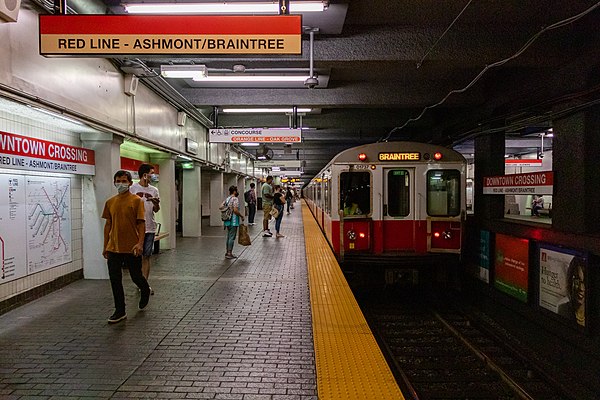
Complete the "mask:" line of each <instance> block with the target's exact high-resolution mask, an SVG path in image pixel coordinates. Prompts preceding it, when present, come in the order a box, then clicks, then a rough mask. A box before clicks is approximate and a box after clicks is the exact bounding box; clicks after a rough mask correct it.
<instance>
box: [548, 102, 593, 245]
mask: <svg viewBox="0 0 600 400" xmlns="http://www.w3.org/2000/svg"><path fill="white" fill-rule="evenodd" d="M571 105H572V104H570V105H569V106H571ZM552 125H553V131H554V139H553V146H552V147H553V150H552V170H553V171H554V193H553V195H552V226H553V227H554V228H555V229H557V230H560V231H563V232H570V233H597V232H600V226H599V225H598V222H597V221H598V220H599V219H600V208H599V207H598V199H599V198H600V185H598V177H599V176H600V163H599V162H598V154H600V106H595V107H592V108H590V109H588V110H586V111H583V112H578V113H576V114H572V115H569V116H567V117H565V118H561V119H557V120H554V121H552Z"/></svg>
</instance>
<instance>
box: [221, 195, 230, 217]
mask: <svg viewBox="0 0 600 400" xmlns="http://www.w3.org/2000/svg"><path fill="white" fill-rule="evenodd" d="M229 200H231V197H228V198H227V200H225V201H224V202H223V203H222V204H221V207H219V211H221V220H222V221H229V220H231V216H232V215H233V208H231V207H230V206H229Z"/></svg>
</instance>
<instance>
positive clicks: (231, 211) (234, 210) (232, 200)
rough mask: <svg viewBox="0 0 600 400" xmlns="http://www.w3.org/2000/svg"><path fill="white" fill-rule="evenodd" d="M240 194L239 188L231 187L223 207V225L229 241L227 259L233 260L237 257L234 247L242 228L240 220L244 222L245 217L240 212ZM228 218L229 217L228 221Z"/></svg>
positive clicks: (227, 242)
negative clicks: (239, 229)
mask: <svg viewBox="0 0 600 400" xmlns="http://www.w3.org/2000/svg"><path fill="white" fill-rule="evenodd" d="M238 196H239V193H238V188H237V186H230V187H229V197H227V198H226V199H225V201H224V202H223V206H221V209H220V210H221V219H222V220H223V225H224V226H225V228H226V229H227V241H226V249H225V250H226V252H225V258H227V259H233V258H237V256H234V255H233V245H234V244H235V238H236V236H237V231H238V226H240V219H241V220H242V221H243V220H244V216H243V215H242V213H241V212H240V201H239V199H238ZM227 217H229V218H228V219H227Z"/></svg>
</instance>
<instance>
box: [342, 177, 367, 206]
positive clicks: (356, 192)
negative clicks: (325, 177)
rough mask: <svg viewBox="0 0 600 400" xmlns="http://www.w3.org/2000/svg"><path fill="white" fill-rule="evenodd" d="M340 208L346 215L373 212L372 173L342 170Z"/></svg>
mask: <svg viewBox="0 0 600 400" xmlns="http://www.w3.org/2000/svg"><path fill="white" fill-rule="evenodd" d="M339 209H340V210H343V211H344V216H352V215H362V216H366V215H369V214H370V213H371V173H370V172H342V173H341V174H340V204H339Z"/></svg>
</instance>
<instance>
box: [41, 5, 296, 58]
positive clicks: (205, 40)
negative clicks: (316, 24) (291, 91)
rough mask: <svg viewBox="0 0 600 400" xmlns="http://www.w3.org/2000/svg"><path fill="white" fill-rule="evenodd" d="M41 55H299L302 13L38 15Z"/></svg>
mask: <svg viewBox="0 0 600 400" xmlns="http://www.w3.org/2000/svg"><path fill="white" fill-rule="evenodd" d="M39 20H40V54H41V55H43V56H55V55H65V56H66V55H68V56H86V57H89V56H92V57H93V56H96V57H103V56H111V55H152V54H156V55H171V54H189V55H200V54H302V17H301V16H300V15H262V16H257V15H250V16H239V15H216V16H207V15H40V16H39Z"/></svg>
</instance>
